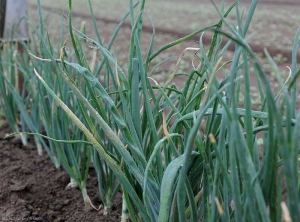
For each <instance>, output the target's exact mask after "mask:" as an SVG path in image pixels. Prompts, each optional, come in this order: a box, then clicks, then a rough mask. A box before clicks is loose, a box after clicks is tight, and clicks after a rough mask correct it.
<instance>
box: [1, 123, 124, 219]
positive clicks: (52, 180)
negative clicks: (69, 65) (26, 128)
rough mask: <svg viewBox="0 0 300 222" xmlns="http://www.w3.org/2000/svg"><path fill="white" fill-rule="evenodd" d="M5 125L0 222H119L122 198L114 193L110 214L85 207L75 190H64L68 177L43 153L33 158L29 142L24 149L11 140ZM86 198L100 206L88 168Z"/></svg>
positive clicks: (3, 129) (92, 177)
mask: <svg viewBox="0 0 300 222" xmlns="http://www.w3.org/2000/svg"><path fill="white" fill-rule="evenodd" d="M6 133H11V130H10V129H9V127H8V126H7V125H4V126H2V127H1V128H0V169H1V170H0V178H1V182H0V221H24V220H25V221H49V222H50V221H51V222H53V221H55V222H62V221H70V222H71V221H72V222H75V221H78V222H83V221H84V222H89V221H120V217H121V210H122V194H121V193H118V194H117V196H116V198H115V202H114V203H113V205H112V209H111V214H110V215H108V216H104V215H103V211H102V210H100V211H96V210H94V209H92V208H89V207H85V206H84V203H83V199H82V195H81V191H80V190H79V189H76V188H75V189H72V190H65V187H66V185H67V184H68V183H69V176H68V175H67V174H66V172H65V171H64V170H62V169H61V170H58V169H56V168H55V167H54V165H53V163H52V162H51V160H50V159H49V157H48V155H47V154H46V152H44V155H43V156H39V155H37V149H36V147H35V145H34V143H33V139H32V138H29V143H28V145H27V146H23V145H22V144H21V141H20V140H18V139H15V138H10V139H4V137H5V134H6ZM87 190H88V195H89V196H90V198H91V200H92V202H93V204H94V205H95V206H100V204H101V199H100V195H99V192H98V185H97V177H96V173H95V170H94V169H93V168H92V167H91V168H90V173H89V178H88V181H87Z"/></svg>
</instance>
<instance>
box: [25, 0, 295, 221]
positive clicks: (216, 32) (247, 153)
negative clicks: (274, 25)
mask: <svg viewBox="0 0 300 222" xmlns="http://www.w3.org/2000/svg"><path fill="white" fill-rule="evenodd" d="M257 2H258V0H253V1H252V3H251V5H250V7H249V9H247V10H245V11H243V13H241V12H240V9H239V3H238V1H236V2H234V3H233V4H232V5H231V6H229V7H228V8H227V9H225V1H224V0H222V2H221V3H220V5H219V6H217V5H216V3H215V2H214V1H213V0H211V3H212V4H213V6H214V7H215V9H216V11H217V12H218V14H219V16H220V21H219V22H218V23H217V24H212V25H211V26H208V27H204V28H199V29H198V30H196V31H195V32H193V33H191V34H190V35H188V36H185V37H183V38H180V39H178V40H176V41H173V42H171V43H169V44H167V45H165V46H163V47H161V48H159V49H158V50H157V51H154V44H155V26H154V24H153V22H152V24H153V35H152V38H151V41H150V44H149V47H148V51H146V52H145V51H143V50H142V47H141V40H142V38H143V35H142V31H143V20H144V19H146V17H144V10H145V4H146V2H145V0H139V1H137V2H136V3H135V2H133V1H132V0H129V1H128V4H129V11H128V13H127V14H126V15H125V16H124V18H123V20H122V21H120V24H119V25H118V27H117V29H116V30H115V32H114V34H113V35H112V37H111V39H110V41H109V43H108V44H107V45H106V44H104V42H103V40H102V39H103V38H102V36H101V30H99V29H98V26H97V22H96V20H95V16H94V12H93V8H92V5H91V3H90V1H88V3H89V5H90V12H91V17H92V21H93V25H94V29H95V33H96V38H95V39H93V38H91V37H89V36H88V35H87V34H86V33H85V32H83V31H82V30H76V29H75V28H74V27H73V22H72V0H69V16H68V28H69V35H70V41H71V43H72V53H71V54H72V55H71V56H70V55H66V53H65V43H62V42H61V45H60V46H61V50H60V52H54V50H53V45H52V43H51V41H49V39H47V38H45V37H46V36H45V33H44V31H43V30H44V29H43V25H42V18H41V16H40V32H39V34H38V35H39V40H40V48H41V51H42V53H41V54H37V55H32V59H33V61H34V62H33V66H34V72H32V74H34V75H32V81H36V83H35V84H37V85H38V89H39V97H35V98H34V99H36V100H37V101H38V104H39V105H40V106H41V112H40V114H41V119H42V120H43V128H44V130H45V132H46V134H47V136H48V137H47V138H48V139H50V140H51V141H52V143H53V147H55V150H56V154H55V155H57V157H58V158H59V159H60V160H61V162H62V163H63V166H64V168H65V169H66V171H67V172H68V173H69V175H70V176H71V177H72V178H73V179H74V180H75V181H76V183H77V184H78V185H79V187H80V189H81V190H82V192H83V199H84V201H85V202H86V203H88V204H91V205H92V203H91V202H90V199H89V197H88V195H87V191H86V186H85V184H86V180H87V175H88V169H89V167H90V163H92V164H93V166H94V168H95V170H96V172H97V177H98V187H99V191H100V195H101V198H102V202H103V204H104V206H105V212H106V213H109V208H110V206H111V204H112V201H113V199H114V196H115V194H116V193H117V192H118V191H119V189H120V187H121V189H122V192H123V206H122V221H128V219H130V220H132V221H134V222H135V221H149V222H150V221H160V222H166V221H180V222H182V221H281V220H284V221H299V220H300V209H299V203H300V201H299V185H298V152H299V151H298V150H299V144H298V140H299V133H300V115H299V112H298V111H297V109H298V108H299V103H297V98H299V95H297V88H296V85H297V79H298V76H299V74H300V70H299V68H298V67H297V50H298V40H299V35H300V28H299V29H298V30H297V32H296V36H295V40H294V47H293V52H292V64H291V68H290V79H289V80H288V81H286V80H283V79H282V78H281V77H280V75H279V73H278V68H277V66H276V63H275V62H274V60H273V59H272V57H271V56H270V55H269V54H268V52H267V50H266V51H265V54H266V57H267V58H268V61H269V63H270V64H271V67H272V71H273V73H275V75H276V78H277V81H278V83H279V85H280V90H279V91H274V89H273V88H272V85H271V83H270V82H269V80H268V75H267V73H266V71H265V70H264V69H263V67H262V64H261V63H260V61H259V59H258V58H257V56H256V54H255V53H254V52H253V51H252V50H251V48H250V47H249V45H248V44H247V40H248V36H247V31H248V28H249V25H250V23H251V20H252V17H253V15H254V12H255V8H256V6H257ZM199 4H200V3H199ZM38 5H39V1H38ZM38 10H39V12H40V11H41V8H40V6H39V9H38ZM230 13H235V15H236V17H237V21H236V24H234V25H233V24H229V23H228V21H227V19H226V18H227V16H228V15H229V14H230ZM127 17H129V18H130V21H131V37H130V39H129V40H128V44H129V46H130V49H129V52H128V64H127V68H123V67H121V66H119V64H118V58H117V57H115V56H114V55H113V53H111V47H112V45H113V44H114V40H115V38H116V36H117V35H118V33H119V30H120V28H121V26H122V24H123V23H124V21H125V19H126V18H127ZM204 31H211V32H213V38H212V40H211V43H210V45H209V46H205V45H204V44H203V41H202V38H203V35H204V33H203V32H204ZM199 33H202V34H201V36H200V37H199V47H198V48H188V49H186V50H185V49H183V53H182V55H181V56H180V57H179V59H178V62H177V64H176V68H175V70H170V72H169V76H168V77H167V80H166V82H165V83H164V84H162V85H160V84H159V83H158V82H157V81H156V80H155V79H154V78H153V77H150V74H151V73H152V71H153V69H155V68H156V67H155V66H154V64H153V60H154V59H155V58H157V56H158V55H160V54H161V53H163V52H164V50H166V49H168V48H170V47H173V46H175V45H178V44H180V43H182V42H184V41H186V40H188V39H190V38H192V37H194V36H196V35H197V34H199ZM83 41H86V42H88V43H89V44H90V45H92V47H91V48H90V49H85V48H84V45H83ZM224 43H225V44H224ZM231 44H233V45H235V50H234V53H233V56H232V58H230V59H227V57H226V52H227V50H228V48H229V46H230V45H231ZM95 50H97V51H98V52H99V54H100V53H101V56H97V54H98V53H97V51H96V53H94V51H95ZM189 51H193V53H195V54H196V55H197V56H195V57H197V58H199V65H198V66H197V67H195V66H194V67H193V69H191V70H190V71H189V73H188V74H187V77H186V80H185V84H184V86H183V87H180V86H178V85H176V84H171V82H172V80H174V79H176V78H177V73H176V70H177V66H178V64H180V61H181V59H182V58H183V56H184V54H185V53H188V52H189ZM91 52H92V53H91ZM91 54H93V56H90V55H91ZM96 60H98V61H97V62H95V61H96ZM163 63H164V62H162V63H161V64H163ZM42 64H44V65H45V67H48V68H46V69H45V68H44V66H43V65H42ZM41 67H43V68H41ZM227 67H229V68H230V69H229V71H226V70H227V69H225V68H227ZM100 76H101V78H100ZM50 77H51V78H50ZM53 79H54V80H53ZM250 80H251V81H250ZM250 82H255V83H256V84H257V85H258V89H259V94H260V99H261V107H260V109H258V110H255V109H254V108H253V105H252V101H251V94H250ZM240 96H243V97H244V103H243V104H240V103H239V101H240ZM45 97H46V98H45ZM50 110H51V112H50ZM21 113H22V112H21ZM24 115H25V114H24ZM29 129H31V130H32V128H30V127H29ZM258 141H263V145H260V143H259V142H258ZM284 191H287V194H286V195H283V193H284ZM92 206H93V205H92Z"/></svg>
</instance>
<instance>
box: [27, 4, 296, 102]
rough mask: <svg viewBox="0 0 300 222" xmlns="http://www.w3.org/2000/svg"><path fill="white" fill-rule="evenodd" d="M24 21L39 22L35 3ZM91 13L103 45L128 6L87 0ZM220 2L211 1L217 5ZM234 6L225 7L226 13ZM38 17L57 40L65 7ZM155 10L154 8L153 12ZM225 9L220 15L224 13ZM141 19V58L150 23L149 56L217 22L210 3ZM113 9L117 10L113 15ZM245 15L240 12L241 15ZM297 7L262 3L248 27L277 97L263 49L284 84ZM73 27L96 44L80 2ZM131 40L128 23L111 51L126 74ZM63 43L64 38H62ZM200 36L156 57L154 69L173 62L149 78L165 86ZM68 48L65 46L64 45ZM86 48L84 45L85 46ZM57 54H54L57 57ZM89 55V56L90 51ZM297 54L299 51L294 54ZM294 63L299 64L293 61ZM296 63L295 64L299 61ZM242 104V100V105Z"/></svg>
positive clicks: (184, 67) (47, 8) (168, 8)
mask: <svg viewBox="0 0 300 222" xmlns="http://www.w3.org/2000/svg"><path fill="white" fill-rule="evenodd" d="M27 2H28V15H29V19H31V20H32V21H33V22H35V21H36V22H37V21H38V19H37V18H38V14H37V10H36V9H37V5H36V1H35V0H28V1H27ZM91 2H92V5H93V10H94V12H95V17H96V19H97V23H98V28H99V30H100V34H101V36H102V37H103V41H104V44H107V43H108V41H109V39H110V37H111V35H112V33H113V31H114V30H115V28H116V27H117V25H118V23H119V21H120V20H121V19H122V17H123V15H124V14H125V13H126V12H127V11H128V2H127V1H118V0H101V1H97V0H92V1H91ZM218 2H221V1H216V3H218ZM232 2H233V1H232V0H230V1H227V5H226V6H227V8H228V7H229V6H230V5H231V3H232ZM250 3H251V1H246V0H244V1H240V10H241V12H240V13H246V11H247V9H248V8H249V6H250ZM41 6H42V9H43V16H44V18H45V24H46V29H47V31H48V33H49V36H50V38H51V39H55V38H60V33H61V30H58V29H57V24H61V26H62V27H64V28H65V29H67V15H68V1H66V0H63V1H58V0H55V1H42V2H41ZM158 6H159V7H158ZM226 6H225V10H226V9H227V8H226ZM145 8H146V13H145V15H144V27H143V33H142V35H143V38H142V41H143V42H141V46H142V47H144V48H143V50H144V52H146V50H147V46H148V45H149V43H150V40H151V35H152V31H153V28H152V25H151V20H152V21H153V24H154V26H155V32H156V36H155V44H154V51H156V50H157V49H158V48H160V47H162V46H164V45H166V44H168V43H169V42H172V41H174V40H176V39H178V38H181V37H183V36H186V35H188V34H189V33H191V32H193V31H195V30H197V29H199V28H200V27H205V26H208V25H211V24H214V23H216V22H218V21H219V14H218V12H217V11H216V9H215V8H214V7H213V5H212V4H211V2H210V1H209V0H202V1H196V0H187V1H179V0H175V1H174V0H169V1H163V2H162V1H159V0H152V1H146V6H145ZM116 9H117V10H116ZM244 10H245V11H244ZM299 10H300V2H299V1H296V0H288V1H285V0H276V1H275V0H264V1H259V3H258V7H257V9H256V11H255V14H254V18H253V22H252V23H251V25H250V27H249V31H248V35H247V39H248V43H249V45H250V47H251V48H252V50H253V51H254V52H256V53H257V54H258V55H259V57H261V63H262V64H263V67H264V68H265V69H266V70H267V71H268V70H269V74H270V75H269V79H270V81H272V82H273V83H274V84H273V87H274V90H275V91H277V90H278V88H279V84H278V83H277V81H276V78H275V76H273V75H272V72H271V66H270V63H269V62H268V61H267V59H266V58H265V53H264V49H267V50H268V52H269V53H270V55H271V56H272V57H273V59H274V61H275V62H276V63H277V65H278V68H279V72H280V75H281V76H282V77H283V78H284V79H287V78H288V75H289V70H288V68H287V66H290V64H291V56H292V45H293V39H294V35H295V32H296V30H297V27H298V26H299V24H300V14H299ZM73 17H74V20H73V26H74V28H76V29H78V30H80V27H81V26H82V24H83V23H85V30H86V33H87V35H88V36H89V37H91V38H95V33H94V28H93V24H92V20H91V17H90V10H89V6H88V4H87V2H86V1H84V0H75V1H74V2H73ZM227 21H228V22H229V23H230V24H231V25H232V26H233V27H236V26H237V21H236V16H235V14H234V13H233V14H232V15H230V16H229V17H228V18H227ZM212 34H213V32H206V33H204V35H203V42H204V44H205V45H207V46H208V45H209V44H210V42H211V38H212ZM130 35H131V24H130V19H129V18H128V19H127V20H126V22H125V24H124V25H123V26H122V28H121V31H120V35H118V36H117V39H116V43H115V44H114V47H113V50H112V51H113V54H114V56H115V57H116V58H117V59H118V63H119V64H120V65H121V67H123V68H125V69H126V68H127V67H126V64H127V55H128V50H129V45H128V44H127V43H125V42H126V40H128V39H129V38H130ZM65 38H66V39H67V38H68V36H65ZM199 38H200V34H199V35H197V36H195V37H194V38H193V39H192V40H189V41H186V42H183V43H181V44H179V45H176V46H175V47H172V48H170V49H167V50H166V51H164V52H163V53H161V54H160V55H159V56H157V57H156V58H155V59H154V61H153V64H154V65H155V64H158V63H159V62H160V61H161V60H163V59H166V58H169V57H172V56H174V58H173V59H170V61H169V62H166V63H165V64H164V65H162V66H159V68H158V69H156V70H155V72H154V73H153V74H152V75H153V76H154V78H155V80H156V81H158V82H164V81H165V79H166V78H167V76H169V75H170V70H174V68H175V65H176V61H177V59H178V56H179V55H180V54H181V53H182V52H183V50H184V49H185V48H187V47H195V48H197V47H199ZM68 44H69V45H70V44H71V43H70V41H68ZM87 47H89V45H87ZM59 50H60V48H57V54H58V53H59ZM233 50H234V45H233V44H232V45H231V46H230V48H229V50H228V51H227V52H226V53H225V55H224V56H225V59H226V57H228V58H231V57H232V53H231V51H233ZM90 51H91V53H92V50H90ZM299 51H300V50H299ZM193 57H194V54H193V53H187V54H186V55H185V59H184V60H182V61H181V63H180V66H179V69H178V73H182V74H185V73H186V72H188V70H190V68H192V63H191V60H192V58H193ZM298 59H299V58H298ZM298 63H300V61H299V60H298ZM183 78H184V77H183V76H178V77H176V78H175V79H174V81H175V82H176V83H177V84H183V83H184V81H183V80H184V79H183ZM257 91H258V90H257V86H256V85H255V83H253V84H252V86H251V94H252V97H253V101H252V102H253V103H254V104H256V105H259V104H260V103H261V101H260V100H259V99H258V93H257ZM242 100H243V98H241V101H242Z"/></svg>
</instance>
